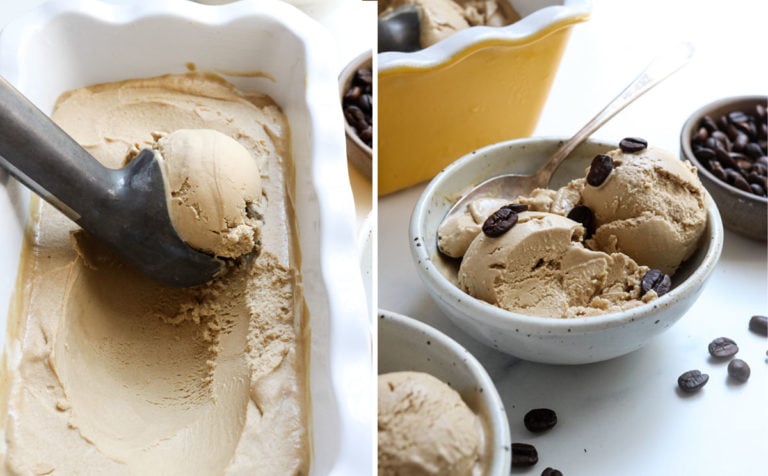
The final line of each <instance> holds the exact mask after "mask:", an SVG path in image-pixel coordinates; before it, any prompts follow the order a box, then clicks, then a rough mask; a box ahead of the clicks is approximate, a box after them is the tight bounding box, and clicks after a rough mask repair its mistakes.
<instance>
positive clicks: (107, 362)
mask: <svg viewBox="0 0 768 476" xmlns="http://www.w3.org/2000/svg"><path fill="white" fill-rule="evenodd" d="M53 118H54V120H55V121H56V122H58V123H59V124H60V125H61V126H62V127H63V128H64V129H65V130H66V131H67V132H68V133H69V134H70V135H72V136H73V137H74V138H75V139H76V140H77V141H78V142H79V143H80V144H82V145H83V146H84V147H85V148H86V149H87V150H88V151H89V152H90V153H91V154H92V155H93V156H94V157H96V158H97V159H98V160H99V161H101V162H102V163H104V164H105V165H107V166H109V167H115V168H116V167H120V166H122V165H123V164H124V162H125V161H126V158H127V159H130V158H131V157H133V156H134V155H135V154H136V152H137V151H138V150H139V149H143V148H151V147H154V146H157V147H158V149H159V150H160V153H161V154H162V155H164V158H165V160H167V161H169V165H173V167H172V168H173V169H174V170H175V171H174V172H172V173H170V174H169V178H170V181H171V182H173V181H174V180H176V179H179V178H181V182H182V187H181V188H178V187H176V186H171V187H170V190H181V191H182V192H184V193H186V191H185V190H184V188H185V186H184V185H183V184H184V179H186V178H188V179H189V181H188V183H189V186H190V188H189V192H190V193H189V195H187V196H185V197H184V200H180V203H181V204H182V205H183V204H185V203H189V204H193V203H197V204H198V205H199V207H200V210H198V212H199V214H200V216H201V217H202V216H203V215H205V216H207V217H208V218H209V219H210V221H209V223H210V224H211V227H210V229H211V231H213V230H216V229H218V230H219V231H221V227H220V225H221V223H222V221H221V220H222V217H223V221H224V222H225V223H226V224H227V226H229V225H231V224H234V223H236V222H237V220H240V219H243V220H248V219H250V218H252V217H249V213H248V212H247V211H246V208H247V206H245V205H244V204H243V203H242V202H240V203H239V204H238V205H237V206H236V207H235V208H238V209H239V210H237V213H236V214H235V215H236V217H235V218H234V220H235V222H233V223H230V222H229V211H227V209H226V207H222V208H217V207H218V206H219V205H221V202H219V198H226V196H227V194H228V191H221V192H218V191H213V190H210V189H206V188H205V187H208V186H211V187H213V186H214V184H215V183H218V184H221V182H217V181H216V180H215V179H214V180H211V179H212V178H213V177H211V174H216V173H217V172H216V170H217V169H216V166H214V165H205V164H201V163H200V162H202V161H205V160H211V159H212V157H218V154H219V152H221V151H224V152H225V154H224V155H227V156H228V157H240V158H239V159H238V158H235V161H236V163H240V165H237V166H236V170H237V173H238V174H240V173H242V174H243V175H249V176H248V177H245V176H244V177H238V180H240V181H242V183H243V184H245V185H246V187H245V188H246V189H248V190H250V192H252V193H253V196H252V198H254V199H256V200H258V201H259V202H260V207H261V208H260V212H259V213H260V216H259V217H258V219H259V220H260V221H263V225H261V226H260V233H259V234H258V241H259V242H260V247H259V249H258V250H257V251H258V252H257V253H250V254H247V255H245V256H243V257H241V258H239V259H236V260H231V261H230V264H229V267H230V269H229V271H228V272H227V273H226V274H225V275H224V276H222V277H220V278H216V279H215V280H213V281H212V282H210V283H208V284H206V285H203V286H198V287H194V288H166V287H163V286H160V285H158V284H157V283H156V282H155V281H153V280H152V279H151V278H149V277H146V276H144V275H142V274H139V273H138V272H136V271H134V270H133V269H132V268H130V267H128V266H127V265H124V264H123V263H122V262H121V261H120V260H119V259H118V258H116V257H115V256H114V255H113V254H112V253H111V252H110V251H108V250H106V249H104V248H103V247H102V246H101V245H100V244H99V243H98V242H96V241H95V240H94V239H92V238H91V237H90V236H89V235H87V234H86V233H84V232H83V231H81V230H79V229H77V228H76V227H75V225H74V224H73V223H72V222H70V221H69V220H68V219H66V218H65V217H64V216H63V215H62V214H61V213H59V212H58V211H57V210H55V209H54V208H52V207H51V206H49V205H48V204H47V203H44V202H42V201H40V200H35V201H34V202H33V222H32V226H31V232H30V233H28V235H27V237H28V240H29V241H28V242H27V244H26V245H25V246H26V247H25V251H24V255H23V257H22V264H21V269H20V278H19V279H20V280H19V283H20V284H19V287H18V289H17V294H16V297H15V299H16V302H15V304H14V307H13V308H14V310H13V311H12V312H11V314H10V316H9V322H10V324H9V332H8V342H7V344H6V349H7V353H8V358H7V360H6V368H5V370H4V376H3V377H4V382H5V386H4V393H3V398H2V402H3V412H2V415H3V420H2V427H3V429H4V446H3V449H2V450H0V461H2V464H3V471H2V472H3V473H4V474H22V475H26V474H109V475H128V474H163V475H189V474H249V475H275V474H290V475H295V474H307V473H308V471H309V431H308V415H309V402H308V382H307V370H306V367H307V347H308V336H307V333H308V331H307V326H306V319H307V317H306V316H305V306H304V301H303V297H302V287H301V276H300V274H299V271H298V269H299V252H298V248H297V245H296V243H297V241H296V236H295V231H294V227H293V225H292V223H293V208H292V205H291V200H290V198H289V196H288V194H289V190H290V187H292V173H291V165H290V164H291V157H290V151H289V149H288V144H289V141H288V138H289V131H288V124H287V122H286V118H285V116H284V115H283V114H282V112H281V111H280V108H279V107H278V106H277V105H275V103H274V102H273V101H272V100H271V99H270V98H268V97H266V96H263V95H248V96H245V95H243V94H241V93H240V92H238V91H237V90H236V89H235V88H234V87H233V86H232V85H230V84H229V83H227V82H226V81H224V80H223V79H221V78H219V77H218V76H214V75H208V74H199V73H190V74H184V75H168V76H162V77H157V78H149V79H137V80H128V81H124V82H119V83H110V84H101V85H96V86H92V87H87V88H82V89H77V90H74V91H70V92H68V93H65V94H64V95H62V97H61V98H60V99H59V101H58V103H57V105H56V108H55V111H54V114H53ZM179 130H187V131H197V132H177V131H179ZM200 130H207V131H210V130H214V131H218V132H216V133H213V132H202V133H201V132H199V131H200ZM157 133H160V135H161V136H164V137H165V139H163V138H161V139H160V140H159V143H156V140H157V138H158V137H159V135H158V134H157ZM222 136H226V137H228V138H231V140H230V139H224V138H223V137H222ZM182 139H183V140H182ZM233 141H236V143H237V144H238V145H237V146H236V145H234V143H233ZM180 144H181V145H180ZM177 147H178V148H177ZM241 148H243V149H244V150H245V151H246V153H243V150H242V149H241ZM246 155H247V158H246ZM186 160H190V161H191V162H190V163H188V164H185V165H182V166H181V167H176V165H179V164H173V162H176V161H186ZM251 160H252V161H254V162H255V166H254V165H253V164H250V162H249V161H251ZM241 166H242V168H241ZM233 168H234V166H233ZM259 175H260V176H261V178H259ZM259 182H261V188H262V190H261V191H258V190H257V189H258V186H257V185H258V183H259ZM195 184H196V186H199V187H200V188H199V189H197V191H196V192H195V193H194V194H192V193H191V190H192V186H193V185H195ZM236 186H239V184H238V185H236ZM250 192H249V193H250ZM238 195H239V194H238ZM185 200H186V201H185ZM171 201H173V199H171ZM195 206H197V205H192V207H195ZM182 210H183V208H182ZM238 213H239V215H237V214H238ZM243 214H244V215H243ZM190 216H191V215H190ZM243 216H245V218H243ZM183 228H184V226H183V225H181V226H179V230H180V233H184V232H183V231H182V229H183ZM254 233H255V231H254ZM213 234H214V235H215V234H216V233H213ZM255 238H256V235H255V234H254V239H255ZM207 239H208V237H206V238H205V240H203V241H205V243H204V244H203V245H201V246H202V247H208V246H209V244H208V243H210V246H211V249H212V250H216V249H217V246H218V243H214V242H213V241H211V242H208V241H206V240H207ZM191 240H192V239H190V241H191ZM214 241H216V240H214ZM249 246H250V244H249ZM236 249H237V251H236V252H233V253H232V254H237V253H239V248H236ZM214 252H216V253H219V251H214Z"/></svg>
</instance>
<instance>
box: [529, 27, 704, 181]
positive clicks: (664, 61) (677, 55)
mask: <svg viewBox="0 0 768 476" xmlns="http://www.w3.org/2000/svg"><path fill="white" fill-rule="evenodd" d="M691 56H693V45H691V44H690V43H688V42H683V43H680V44H678V45H676V46H674V47H672V48H670V49H668V50H665V51H664V52H663V53H662V54H660V55H659V56H658V57H656V59H654V60H653V61H652V62H651V64H649V65H648V66H647V67H646V68H645V70H643V72H642V73H640V74H639V75H638V76H637V77H636V78H635V79H634V81H632V82H631V83H630V84H629V85H628V86H627V87H626V88H625V89H624V90H623V91H622V92H621V94H619V95H618V96H616V97H615V98H614V99H613V100H612V101H611V102H610V103H608V105H607V106H605V107H604V108H603V110H602V111H600V112H599V113H597V115H596V116H595V117H593V118H592V119H591V120H590V121H589V122H588V123H587V124H586V125H585V126H584V127H582V128H581V129H580V130H579V132H577V133H576V134H574V135H573V137H572V138H571V139H570V140H568V141H567V142H565V143H564V144H563V145H562V146H561V147H560V149H558V150H557V151H556V152H555V153H554V154H553V155H552V158H551V159H550V160H549V161H548V162H547V163H546V164H545V165H544V167H542V169H541V170H540V171H539V172H540V174H541V175H542V176H546V177H547V183H548V182H549V177H551V176H552V174H553V173H554V171H555V170H557V168H558V167H559V166H560V163H561V162H562V161H563V160H564V159H565V158H566V157H567V156H568V155H569V154H570V153H571V152H573V150H574V149H575V148H576V147H577V146H578V145H579V144H581V143H582V142H583V141H584V140H585V139H586V138H587V137H589V136H591V135H592V133H594V132H595V131H596V130H597V129H599V128H600V127H601V126H602V125H603V124H605V123H606V122H607V121H608V120H609V119H610V118H612V117H613V116H615V115H616V114H618V113H619V112H620V111H621V110H622V109H624V108H625V107H627V106H628V105H629V104H630V103H631V102H633V101H634V100H635V99H637V98H639V97H640V96H642V95H643V94H645V93H646V92H647V91H648V90H650V89H651V88H652V87H654V86H656V85H657V84H659V83H660V82H661V81H663V80H664V79H666V78H667V77H668V76H669V75H671V74H672V73H674V72H675V71H677V70H679V69H680V68H682V67H683V66H685V64H686V63H687V62H688V60H689V59H690V58H691ZM537 175H538V174H537ZM544 186H546V183H545V184H544Z"/></svg>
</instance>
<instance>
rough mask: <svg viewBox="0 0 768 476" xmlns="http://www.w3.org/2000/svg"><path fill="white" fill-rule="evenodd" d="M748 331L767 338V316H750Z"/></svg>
mask: <svg viewBox="0 0 768 476" xmlns="http://www.w3.org/2000/svg"><path fill="white" fill-rule="evenodd" d="M749 330H750V331H752V332H754V333H755V334H758V335H761V336H765V337H768V316H752V317H751V318H750V319H749Z"/></svg>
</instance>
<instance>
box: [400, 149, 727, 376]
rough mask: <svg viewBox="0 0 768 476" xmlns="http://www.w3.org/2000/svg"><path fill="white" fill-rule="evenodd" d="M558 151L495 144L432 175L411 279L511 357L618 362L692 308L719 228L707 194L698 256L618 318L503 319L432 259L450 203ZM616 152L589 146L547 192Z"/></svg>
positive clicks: (446, 263)
mask: <svg viewBox="0 0 768 476" xmlns="http://www.w3.org/2000/svg"><path fill="white" fill-rule="evenodd" d="M560 143H561V140H560V139H553V138H528V139H519V140H513V141H508V142H501V143H497V144H493V145H490V146H487V147H485V148H482V149H479V150H477V151H475V152H472V153H470V154H468V155H466V156H464V157H462V158H460V159H459V160H457V161H456V162H454V163H453V164H451V165H450V166H448V167H447V168H446V169H445V170H443V171H442V172H441V173H440V174H438V175H437V176H436V177H435V178H434V179H433V180H432V182H430V184H429V185H428V186H427V188H426V189H425V191H424V193H423V194H422V196H421V198H420V199H419V201H418V203H417V204H416V207H415V209H414V211H413V215H412V217H411V227H410V247H411V255H412V257H413V259H414V261H415V263H416V267H417V272H418V274H419V276H420V277H421V279H422V281H423V282H424V284H425V285H426V288H427V290H428V292H429V294H430V295H431V296H432V298H433V299H434V300H435V302H436V303H437V305H438V306H439V307H440V308H441V309H442V310H443V311H444V312H445V313H446V315H447V316H448V317H449V318H450V319H451V320H452V321H453V322H455V323H456V325H458V326H459V327H461V328H462V329H463V330H464V331H466V332H467V333H469V334H470V335H472V336H473V337H475V338H476V339H478V340H480V341H481V342H484V343H485V344H487V345H489V346H491V347H493V348H494V349H498V350H500V351H503V352H506V353H509V354H511V355H514V356H516V357H519V358H522V359H525V360H530V361H535V362H543V363H551V364H583V363H590V362H599V361H603V360H608V359H611V358H614V357H618V356H621V355H624V354H627V353H629V352H632V351H634V350H637V349H639V348H641V347H642V346H643V345H645V344H646V343H647V342H648V340H650V339H651V338H652V337H654V336H656V335H658V334H660V333H661V332H663V331H664V330H666V329H668V328H669V327H671V326H672V325H673V324H674V323H675V322H677V320H678V319H680V317H682V316H683V314H685V312H686V311H687V310H688V309H689V308H690V307H691V305H693V303H694V302H695V301H696V298H697V297H698V296H699V294H700V293H701V290H702V287H703V285H704V283H705V282H706V280H707V279H708V278H709V276H710V274H711V273H712V270H713V269H714V267H715V264H717V260H718V259H719V257H720V252H721V251H722V247H723V226H722V222H721V220H720V214H719V212H718V210H717V206H716V205H715V203H714V201H713V200H712V198H711V197H710V196H709V194H707V203H708V208H707V222H708V223H707V228H706V230H705V231H704V236H703V237H702V243H701V245H700V246H699V249H698V250H697V251H696V253H694V255H693V256H691V257H690V258H689V259H688V260H687V261H686V262H684V263H683V264H682V265H681V266H680V268H679V269H678V271H677V272H676V273H675V275H674V276H673V278H672V280H673V288H672V290H670V291H669V292H668V293H667V294H665V295H663V296H661V297H660V298H659V299H656V300H654V301H652V302H650V303H648V304H645V305H642V306H638V307H636V308H632V309H629V310H626V311H622V312H616V313H610V314H604V315H599V316H592V317H581V318H573V319H559V318H551V317H550V318H548V317H537V316H528V315H523V314H518V313H514V312H510V311H506V310H504V309H501V308H499V307H496V306H493V305H491V304H489V303H487V302H484V301H481V300H479V299H476V298H474V297H472V296H470V295H468V294H466V293H465V292H463V291H462V290H461V289H460V288H459V287H458V286H457V285H456V284H455V283H456V268H457V264H456V262H455V261H454V260H450V259H447V258H445V257H443V256H442V255H441V254H440V253H439V252H438V251H437V227H438V226H439V224H440V222H441V220H442V219H443V217H444V216H445V214H446V212H447V211H448V209H449V208H450V207H451V205H452V204H453V203H454V201H455V200H456V199H457V198H458V197H460V196H461V195H462V194H463V193H464V192H466V191H468V190H469V189H470V188H471V187H472V186H474V185H475V184H477V183H480V182H481V181H483V180H485V179H487V178H490V177H493V176H496V175H500V174H503V173H510V172H516V173H532V172H533V171H535V170H536V169H537V168H538V166H539V165H540V164H541V163H542V162H543V161H545V160H546V159H547V158H548V157H549V156H550V155H551V154H552V153H553V152H554V151H555V149H556V148H557V147H558V145H559V144H560ZM615 148H616V145H615V144H609V143H606V142H599V141H595V140H590V141H587V142H585V143H584V144H582V145H581V146H580V147H578V148H577V149H576V150H575V151H574V152H573V153H572V154H571V156H570V157H569V158H568V159H567V160H566V161H565V162H564V163H563V164H562V165H561V166H560V168H559V169H558V171H557V172H556V173H555V176H554V177H553V179H552V182H551V184H550V185H551V186H552V187H559V186H561V185H564V184H566V183H567V182H568V181H570V180H571V179H573V178H576V177H580V176H583V174H584V170H585V168H586V167H587V166H588V165H589V162H590V161H591V159H592V158H593V157H594V156H595V155H596V154H598V153H604V152H606V151H608V150H611V149H615Z"/></svg>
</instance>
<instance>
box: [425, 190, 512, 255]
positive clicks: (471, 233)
mask: <svg viewBox="0 0 768 476" xmlns="http://www.w3.org/2000/svg"><path fill="white" fill-rule="evenodd" d="M508 203H509V200H504V199H500V198H481V199H478V200H475V201H473V202H470V203H469V204H468V205H467V208H465V209H464V210H463V211H462V213H457V214H455V215H452V216H450V217H448V218H446V219H445V220H443V222H442V223H440V226H439V227H438V229H437V247H438V249H439V250H440V252H441V253H443V254H444V255H446V256H450V257H451V258H461V257H462V256H464V253H465V252H466V251H467V248H468V247H469V244H470V243H472V240H474V239H475V237H476V236H477V235H478V234H479V233H480V232H481V230H482V225H483V222H484V221H485V219H486V218H488V217H489V216H490V215H491V214H493V212H495V211H496V210H498V209H499V208H501V207H503V206H504V205H507V204H508Z"/></svg>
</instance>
